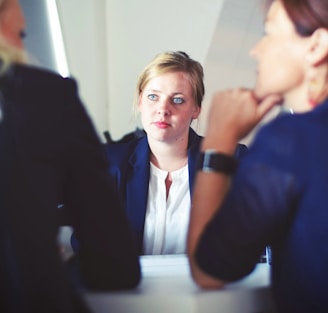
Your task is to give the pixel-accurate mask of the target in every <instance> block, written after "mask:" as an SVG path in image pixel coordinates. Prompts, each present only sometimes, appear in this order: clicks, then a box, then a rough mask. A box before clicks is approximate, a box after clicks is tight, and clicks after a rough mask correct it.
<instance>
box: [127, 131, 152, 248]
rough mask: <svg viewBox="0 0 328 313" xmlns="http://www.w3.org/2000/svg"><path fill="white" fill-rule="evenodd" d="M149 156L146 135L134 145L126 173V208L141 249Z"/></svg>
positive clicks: (148, 174)
mask: <svg viewBox="0 0 328 313" xmlns="http://www.w3.org/2000/svg"><path fill="white" fill-rule="evenodd" d="M149 162H150V156H149V146H148V141H147V136H145V137H144V138H143V139H142V140H140V142H139V143H138V145H137V146H136V147H135V149H134V151H133V153H132V154H131V157H130V158H129V171H128V173H127V186H126V188H127V190H126V192H127V194H128V195H129V197H127V199H126V210H127V214H128V216H129V220H130V222H131V223H132V226H133V229H134V230H135V231H136V235H137V244H138V247H139V249H140V251H142V246H143V232H144V225H145V215H146V208H147V199H148V187H149V176H150V165H149Z"/></svg>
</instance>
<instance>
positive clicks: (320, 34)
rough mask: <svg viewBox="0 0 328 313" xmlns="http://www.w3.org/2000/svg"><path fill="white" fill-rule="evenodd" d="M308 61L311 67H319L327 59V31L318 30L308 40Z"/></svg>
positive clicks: (323, 29)
mask: <svg viewBox="0 0 328 313" xmlns="http://www.w3.org/2000/svg"><path fill="white" fill-rule="evenodd" d="M307 56H308V61H309V62H310V63H311V65H313V66H316V65H319V64H320V63H321V62H323V61H327V58H328V29H326V28H318V29H317V30H316V31H315V32H314V33H313V34H312V35H311V40H310V48H309V50H308V55H307Z"/></svg>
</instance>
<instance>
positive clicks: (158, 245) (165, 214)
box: [143, 163, 191, 254]
mask: <svg viewBox="0 0 328 313" xmlns="http://www.w3.org/2000/svg"><path fill="white" fill-rule="evenodd" d="M167 175H168V172H167V171H163V170H161V169H159V168H157V167H156V166H155V165H153V164H152V163H150V180H149V190H148V202H147V211H146V220H145V229H144V237H143V245H144V254H182V253H186V239H187V231H188V225H189V214H190V205H191V201H190V191H189V172H188V164H187V165H185V166H184V167H183V168H181V169H179V170H176V171H174V172H171V177H172V184H171V187H170V190H169V195H168V197H167V199H166V187H165V179H166V177H167Z"/></svg>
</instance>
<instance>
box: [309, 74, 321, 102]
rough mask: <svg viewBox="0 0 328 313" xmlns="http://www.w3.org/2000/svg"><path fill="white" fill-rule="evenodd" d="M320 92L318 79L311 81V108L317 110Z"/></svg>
mask: <svg viewBox="0 0 328 313" xmlns="http://www.w3.org/2000/svg"><path fill="white" fill-rule="evenodd" d="M318 90H319V84H318V82H317V80H316V79H311V80H310V84H309V89H308V102H309V104H310V106H311V108H315V107H316V106H317V104H318V101H317V99H318V94H319V92H318Z"/></svg>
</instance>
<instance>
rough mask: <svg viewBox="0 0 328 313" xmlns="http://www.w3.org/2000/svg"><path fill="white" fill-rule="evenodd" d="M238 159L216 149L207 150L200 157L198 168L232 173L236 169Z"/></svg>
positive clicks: (206, 170)
mask: <svg viewBox="0 0 328 313" xmlns="http://www.w3.org/2000/svg"><path fill="white" fill-rule="evenodd" d="M237 164H238V162H237V160H236V159H235V158H234V157H233V156H231V155H228V154H224V153H220V152H218V151H216V150H205V151H204V152H202V153H201V154H200V156H199V158H198V165H197V169H198V170H200V171H203V172H219V173H224V174H227V175H231V174H233V173H234V172H235V171H236V168H237Z"/></svg>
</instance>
